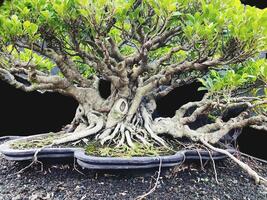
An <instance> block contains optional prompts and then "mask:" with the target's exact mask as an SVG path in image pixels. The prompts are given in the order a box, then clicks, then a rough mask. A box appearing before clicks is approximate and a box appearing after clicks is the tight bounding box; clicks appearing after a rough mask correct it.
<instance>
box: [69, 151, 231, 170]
mask: <svg viewBox="0 0 267 200" xmlns="http://www.w3.org/2000/svg"><path fill="white" fill-rule="evenodd" d="M227 151H228V152H229V153H232V154H233V153H235V152H236V151H235V150H234V149H228V150H227ZM74 157H75V158H76V159H77V163H78V164H79V165H80V166H81V167H83V168H87V169H139V168H153V167H158V166H159V165H160V163H161V166H162V167H173V166H176V165H179V164H181V163H183V162H184V161H185V160H200V159H202V160H210V159H214V160H220V159H224V158H226V157H227V156H226V155H223V154H221V153H218V152H211V153H209V152H208V151H204V150H181V151H178V152H177V153H175V154H174V155H169V156H153V157H148V156H145V157H131V158H119V157H96V156H90V155H86V154H85V152H84V150H76V151H75V153H74Z"/></svg>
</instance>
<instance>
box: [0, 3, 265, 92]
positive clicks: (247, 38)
mask: <svg viewBox="0 0 267 200" xmlns="http://www.w3.org/2000/svg"><path fill="white" fill-rule="evenodd" d="M136 2H137V1H135V0H34V1H33V0H12V1H6V2H5V3H4V5H3V6H2V7H1V8H0V38H1V44H0V45H1V48H2V51H6V52H9V53H11V54H13V55H14V57H15V58H16V59H20V60H22V61H25V62H27V61H29V60H30V59H32V60H33V61H34V62H36V63H37V64H38V66H39V68H40V70H42V71H44V72H45V71H47V72H49V71H50V70H51V68H52V66H53V62H52V61H50V60H48V59H47V58H44V57H43V56H41V55H39V54H37V53H34V52H33V51H32V49H18V48H15V46H16V43H17V42H18V41H27V43H30V44H32V45H33V44H34V43H37V44H45V45H47V46H48V45H49V43H53V44H54V45H57V46H58V47H57V48H60V49H61V51H63V52H65V53H68V54H69V55H72V56H71V59H72V60H73V61H74V62H75V63H76V67H77V68H78V69H79V71H80V73H81V74H83V75H84V76H85V77H87V76H90V74H91V73H93V72H95V71H94V70H93V68H92V66H88V64H85V63H83V62H82V61H83V58H82V57H81V56H77V55H75V52H76V50H77V48H76V47H75V45H74V44H75V42H78V43H79V47H80V48H81V49H82V50H84V51H86V52H89V53H92V54H96V57H97V58H99V59H103V57H104V56H103V54H101V53H99V52H96V51H95V48H94V45H93V44H90V42H93V43H94V42H95V41H96V39H99V40H103V41H106V40H108V38H112V39H113V40H114V41H115V43H117V44H121V43H123V42H124V41H125V38H126V39H127V40H129V41H130V45H120V46H119V51H120V52H121V53H122V55H124V56H129V55H132V54H134V53H135V52H136V49H137V48H140V46H141V45H142V44H141V43H140V41H139V40H138V39H136V38H134V37H130V36H131V30H132V28H133V24H134V26H142V28H143V31H144V34H147V35H148V36H149V37H152V36H153V35H155V34H158V33H159V32H160V29H168V28H174V27H178V26H181V27H182V32H181V34H179V36H178V37H176V38H174V39H173V40H171V41H170V42H169V44H168V45H163V46H162V47H161V48H156V49H153V50H151V51H149V61H151V62H153V60H156V59H158V58H160V57H162V56H164V55H166V53H167V52H169V51H170V49H171V48H173V47H175V46H178V45H184V44H188V46H190V50H188V51H178V52H175V53H174V55H173V57H172V62H173V63H179V62H182V61H184V60H188V61H194V60H196V59H197V58H198V57H199V54H200V53H202V54H206V55H207V56H210V57H213V58H222V57H223V58H227V56H228V54H229V52H231V51H236V49H233V48H239V49H240V51H242V52H250V53H251V55H255V53H257V52H259V51H261V50H264V49H267V42H266V35H267V10H258V9H256V8H253V7H246V8H245V7H244V6H243V5H241V3H240V2H239V0H224V1H221V0H212V1H210V0H160V1H158V0H143V1H141V5H139V6H138V7H136V8H135V5H136ZM133 8H135V9H133ZM151 8H152V9H153V13H151ZM164 21H167V22H168V23H163V22H164ZM157 25H158V26H157ZM161 25H163V26H161ZM137 30H138V28H137ZM73 35H75V39H76V41H73ZM53 44H51V45H53ZM241 59H242V58H241ZM266 68H267V67H266V61H264V60H260V61H257V62H254V60H251V59H250V60H248V61H246V62H245V63H243V64H239V65H238V66H236V65H233V66H231V65H230V66H228V71H221V72H220V71H218V70H217V69H214V70H212V71H211V73H210V74H209V75H208V76H207V77H206V78H204V79H201V82H202V83H203V85H204V86H205V88H206V89H208V90H211V91H221V90H223V89H225V88H226V89H233V88H235V87H238V86H240V85H242V84H245V83H247V82H253V81H256V80H257V79H261V80H263V81H264V82H266V80H267V70H266ZM96 73H98V72H97V71H96Z"/></svg>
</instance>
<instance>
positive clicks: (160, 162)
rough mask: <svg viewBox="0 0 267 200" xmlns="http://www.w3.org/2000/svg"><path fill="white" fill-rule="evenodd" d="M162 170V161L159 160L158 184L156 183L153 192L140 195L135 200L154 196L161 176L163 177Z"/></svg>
mask: <svg viewBox="0 0 267 200" xmlns="http://www.w3.org/2000/svg"><path fill="white" fill-rule="evenodd" d="M161 168H162V159H161V158H159V170H158V175H157V178H156V182H155V185H154V187H153V188H152V189H151V190H149V191H148V192H147V193H145V194H143V195H140V196H138V197H137V198H135V200H143V199H145V198H146V197H147V196H149V195H150V194H152V193H153V192H154V191H155V190H156V189H157V186H158V184H159V179H160V175H161Z"/></svg>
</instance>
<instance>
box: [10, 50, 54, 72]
mask: <svg viewBox="0 0 267 200" xmlns="http://www.w3.org/2000/svg"><path fill="white" fill-rule="evenodd" d="M6 49H7V51H8V52H9V53H11V54H12V55H13V56H14V58H15V59H17V60H20V61H23V62H25V63H27V62H28V61H29V60H31V61H32V62H33V63H35V64H36V66H37V69H39V70H40V71H43V72H48V73H49V72H50V71H51V69H52V68H53V67H54V66H55V64H54V63H53V62H51V60H49V59H47V58H45V57H43V56H40V55H38V54H37V53H34V52H33V51H31V50H29V49H24V50H23V51H17V50H16V49H14V48H13V46H12V45H9V46H7V47H6Z"/></svg>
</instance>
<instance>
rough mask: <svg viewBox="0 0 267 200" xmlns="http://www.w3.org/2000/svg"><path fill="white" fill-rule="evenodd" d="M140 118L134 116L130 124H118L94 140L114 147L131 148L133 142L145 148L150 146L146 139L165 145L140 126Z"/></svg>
mask: <svg viewBox="0 0 267 200" xmlns="http://www.w3.org/2000/svg"><path fill="white" fill-rule="evenodd" d="M140 116H141V115H140ZM140 116H138V115H135V116H134V117H133V119H132V121H131V122H120V123H118V124H117V125H116V126H114V127H111V128H108V129H106V130H104V131H103V132H101V133H100V134H98V135H97V136H96V139H97V140H99V141H100V144H101V145H104V144H106V143H109V144H110V143H112V142H113V143H114V144H116V147H120V146H123V145H127V146H129V147H132V148H133V147H134V146H135V144H134V141H136V142H137V143H142V144H143V145H146V146H147V145H150V144H151V143H150V142H149V140H148V138H150V139H151V140H154V141H156V142H157V143H159V144H165V142H164V140H163V139H161V138H160V137H158V136H157V135H156V134H155V133H153V131H152V130H151V129H148V130H147V129H146V128H143V127H142V126H141V125H142V123H141V122H143V121H144V120H142V119H140ZM140 123H141V124H140Z"/></svg>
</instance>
